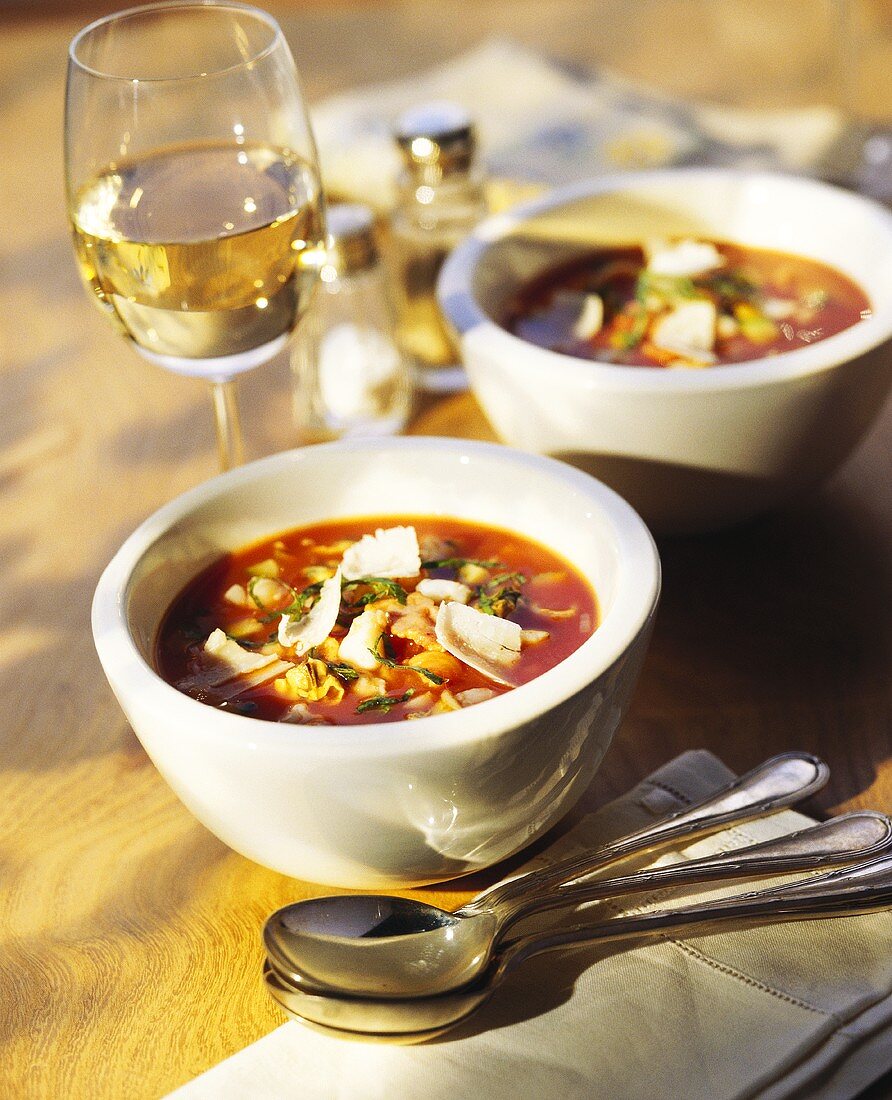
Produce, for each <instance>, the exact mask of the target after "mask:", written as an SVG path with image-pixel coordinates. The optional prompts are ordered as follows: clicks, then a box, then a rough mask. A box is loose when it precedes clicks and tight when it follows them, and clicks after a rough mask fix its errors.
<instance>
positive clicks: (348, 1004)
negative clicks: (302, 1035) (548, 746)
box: [264, 855, 892, 1042]
mask: <svg viewBox="0 0 892 1100" xmlns="http://www.w3.org/2000/svg"><path fill="white" fill-rule="evenodd" d="M890 907H892V856H889V855H886V856H882V857H879V858H877V859H873V860H870V861H867V862H865V863H862V864H858V865H856V866H854V867H849V868H845V869H843V870H837V871H831V872H829V873H827V874H823V875H820V876H818V877H816V878H811V879H807V880H805V881H804V882H795V883H792V884H790V885H787V886H779V887H772V888H769V889H767V890H761V891H748V892H745V893H741V894H736V895H733V896H731V897H726V898H721V899H718V900H717V901H708V902H702V903H699V904H694V905H688V906H681V907H678V908H675V909H658V910H653V911H651V912H647V913H642V914H632V915H628V916H621V917H614V918H612V919H610V920H606V921H602V922H600V923H595V924H588V925H578V926H575V927H572V928H568V929H563V930H560V931H557V932H546V933H538V934H534V935H529V936H523V937H520V938H519V939H516V940H514V941H513V942H512V943H511V944H509V945H508V946H506V947H505V948H504V949H503V950H502V951H501V953H499V954H497V955H496V956H495V957H494V958H493V959H492V961H491V962H490V965H489V966H488V968H487V969H486V971H485V972H484V973H483V974H482V975H480V976H479V977H478V978H477V980H476V981H474V982H472V983H471V984H470V985H467V986H463V987H461V988H460V989H455V990H450V991H448V992H445V993H440V994H436V995H433V996H427V997H407V998H403V999H393V998H381V997H357V996H353V995H344V994H334V993H325V992H322V991H318V990H316V991H311V990H306V989H300V988H297V987H295V986H294V985H293V984H292V983H291V982H289V981H288V979H287V978H286V977H284V976H283V975H282V974H281V973H279V972H278V971H277V970H276V969H275V967H273V966H271V965H270V964H269V963H267V966H266V968H265V971H264V980H265V982H266V987H267V990H268V991H269V993H270V994H271V996H272V997H273V999H274V1000H275V1001H276V1003H277V1004H278V1005H279V1007H280V1008H282V1009H283V1011H284V1012H285V1013H286V1014H287V1015H289V1016H290V1017H292V1018H294V1019H297V1020H300V1021H302V1022H305V1023H310V1024H312V1025H315V1026H316V1027H319V1028H322V1029H324V1030H325V1031H327V1032H328V1033H330V1034H335V1035H340V1036H343V1037H348V1038H366V1039H378V1040H384V1041H391V1042H397V1041H398V1042H423V1041H426V1040H428V1039H431V1038H434V1037H436V1036H437V1035H440V1034H442V1033H443V1032H445V1031H446V1030H448V1029H449V1028H451V1027H453V1026H455V1025H456V1024H458V1023H459V1022H461V1021H462V1020H464V1019H465V1018H467V1017H468V1016H470V1015H471V1014H472V1013H473V1012H475V1011H476V1010H477V1009H478V1008H480V1007H481V1006H482V1005H483V1004H484V1003H485V1002H486V1001H487V1000H488V999H489V998H490V997H491V996H492V995H493V993H495V991H496V990H497V989H498V987H499V986H500V985H501V984H502V982H503V981H504V980H505V978H506V977H507V976H508V975H509V974H510V973H511V972H512V971H513V970H514V969H515V968H516V967H518V966H520V965H521V964H522V963H524V962H525V961H526V960H527V959H530V958H532V957H533V956H535V955H538V954H540V953H542V952H544V951H553V950H557V949H559V948H562V947H568V946H571V945H581V944H594V943H597V944H602V943H609V942H613V941H617V940H627V941H633V940H636V939H647V938H650V937H652V936H655V935H671V934H678V933H692V932H697V933H698V934H702V933H703V932H712V931H718V930H721V929H723V928H725V927H727V926H728V925H741V924H743V925H754V924H765V923H772V922H777V921H790V920H809V919H815V918H820V917H834V916H837V917H845V916H855V915H858V914H863V913H870V912H876V911H877V910H880V909H888V908H890Z"/></svg>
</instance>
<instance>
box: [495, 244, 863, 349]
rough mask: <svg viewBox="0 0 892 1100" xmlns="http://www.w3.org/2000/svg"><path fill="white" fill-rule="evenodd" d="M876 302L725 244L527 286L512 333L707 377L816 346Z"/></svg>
mask: <svg viewBox="0 0 892 1100" xmlns="http://www.w3.org/2000/svg"><path fill="white" fill-rule="evenodd" d="M870 308H871V307H870V301H869V299H868V297H867V295H866V294H865V293H864V291H863V290H862V289H861V288H860V287H859V286H858V285H857V284H856V283H854V282H853V281H852V280H851V279H849V278H848V277H847V276H846V275H843V274H842V272H840V271H836V270H835V269H834V268H832V267H829V266H828V265H826V264H823V263H820V262H818V261H817V260H811V259H806V258H805V257H804V256H794V255H790V254H787V253H785V252H774V251H770V250H768V249H761V248H748V247H743V246H741V245H736V244H730V243H727V242H720V241H703V240H680V241H674V242H666V241H661V242H652V243H650V244H648V245H646V246H644V247H638V246H632V247H623V248H602V249H599V250H597V251H594V252H590V253H588V254H587V255H585V256H581V257H579V258H578V259H575V260H573V261H572V262H571V263H568V264H565V265H563V266H561V267H557V268H553V269H552V270H550V271H547V272H546V273H545V274H543V275H541V276H539V277H537V278H536V279H535V280H533V281H532V282H530V283H529V284H528V285H527V286H525V287H523V288H522V289H521V291H520V292H519V293H518V294H517V295H516V297H515V298H514V299H513V300H512V301H510V302H509V303H508V305H507V307H506V310H505V314H504V318H503V325H504V327H505V328H507V329H508V330H509V332H512V333H514V334H515V335H516V336H520V337H521V338H523V339H524V340H528V341H530V342H531V343H534V344H538V345H540V346H541V347H545V348H549V349H551V350H552V351H558V352H563V353H564V354H566V355H573V356H576V357H578V358H582V359H593V360H597V361H599V362H606V363H618V364H622V365H625V366H642V367H664V368H665V367H668V368H676V367H680V368H689V369H690V368H700V367H708V366H714V365H717V364H723V363H724V364H727V363H739V362H744V361H746V360H750V359H759V358H762V357H763V356H766V355H777V354H779V353H781V352H784V351H791V350H793V349H794V348H800V347H805V346H806V345H808V344H812V343H814V342H815V341H816V340H823V339H825V338H826V337H828V336H832V335H834V333H837V332H841V331H842V330H843V329H846V328H850V327H851V326H852V325H855V324H857V323H858V322H859V321H860V320H862V319H863V318H865V317H868V316H870Z"/></svg>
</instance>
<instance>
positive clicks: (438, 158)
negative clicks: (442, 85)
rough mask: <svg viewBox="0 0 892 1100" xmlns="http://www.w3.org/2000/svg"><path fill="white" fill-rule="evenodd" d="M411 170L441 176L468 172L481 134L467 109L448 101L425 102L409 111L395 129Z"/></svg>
mask: <svg viewBox="0 0 892 1100" xmlns="http://www.w3.org/2000/svg"><path fill="white" fill-rule="evenodd" d="M394 136H395V138H396V143H397V145H398V146H399V148H400V150H401V151H402V154H403V158H404V159H405V162H406V165H407V167H409V168H410V169H413V170H416V171H420V172H424V170H426V169H436V170H437V171H438V173H439V174H440V175H448V174H449V173H451V172H466V171H467V170H468V169H469V168H470V166H471V162H472V161H473V159H474V153H475V151H476V147H477V134H476V131H475V128H474V123H473V120H472V119H471V116H470V115H469V114H468V112H467V111H466V110H465V109H464V107H460V106H459V105H458V104H457V103H451V102H448V101H446V100H438V101H435V102H433V103H424V104H421V105H419V106H417V107H413V108H411V109H410V110H408V111H406V112H405V113H404V114H403V115H401V116H400V117H399V119H398V120H397V123H396V126H395V128H394Z"/></svg>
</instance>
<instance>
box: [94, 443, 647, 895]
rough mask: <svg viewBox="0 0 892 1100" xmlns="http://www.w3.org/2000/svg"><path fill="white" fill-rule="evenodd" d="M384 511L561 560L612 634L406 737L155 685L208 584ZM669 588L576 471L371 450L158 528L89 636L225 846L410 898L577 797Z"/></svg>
mask: <svg viewBox="0 0 892 1100" xmlns="http://www.w3.org/2000/svg"><path fill="white" fill-rule="evenodd" d="M369 514H377V515H379V516H380V515H382V514H384V515H387V514H390V515H399V514H415V515H420V514H426V515H432V514H441V515H456V516H461V517H463V518H466V519H471V520H474V519H476V520H481V521H484V522H487V523H490V524H495V525H497V526H502V527H508V528H511V529H513V530H516V531H519V532H521V533H523V534H525V535H528V536H531V537H532V538H534V539H537V540H539V541H541V542H544V543H546V544H547V545H550V546H553V547H554V548H556V549H557V550H559V551H560V552H561V553H562V554H563V555H564V556H565V557H566V558H568V559H569V560H570V561H571V562H572V563H573V564H574V565H576V567H577V568H579V569H580V570H581V571H582V572H583V573H584V574H585V575H586V576H588V577H589V578H590V579H591V582H592V584H593V586H594V588H595V591H596V593H597V595H598V598H599V601H600V605H601V611H602V622H601V625H600V626H599V627H598V629H597V631H596V632H595V633H594V635H593V636H592V637H591V638H590V639H588V640H587V641H586V642H585V643H584V644H583V645H582V646H581V647H580V648H579V649H578V650H577V651H576V652H575V653H573V654H571V656H569V657H568V658H567V659H566V660H564V661H562V662H561V663H560V664H559V665H558V666H556V667H555V668H553V669H551V670H550V671H548V672H546V673H545V674H544V675H542V676H540V677H538V678H537V679H536V680H534V681H532V682H530V683H529V684H525V685H523V686H521V687H519V688H517V689H515V690H514V691H511V692H508V693H507V694H505V695H502V696H500V697H498V698H495V699H491V700H489V701H487V702H485V703H479V704H477V705H476V706H473V707H469V708H467V709H466V710H463V711H460V712H455V713H451V714H443V715H438V716H433V717H427V718H419V719H416V720H415V721H413V722H411V723H392V724H386V723H381V724H375V725H362V726H341V727H334V728H332V727H329V728H325V729H320V728H319V727H312V726H299V725H290V724H288V725H286V724H278V723H275V722H266V721H259V720H257V719H252V718H247V717H243V716H240V715H236V714H231V713H227V712H224V711H220V710H216V709H214V708H212V707H209V706H205V705H203V704H201V703H198V702H196V701H195V700H193V699H191V698H189V697H188V696H186V695H183V694H181V693H180V692H178V691H176V690H175V689H174V688H172V687H170V686H169V685H168V684H167V683H165V682H164V681H163V680H162V679H161V678H160V677H159V676H158V675H157V674H156V673H155V671H154V670H153V667H152V647H153V642H154V639H155V636H156V633H157V630H158V626H159V623H160V622H161V619H162V617H163V615H164V612H165V610H166V609H167V607H168V606H169V605H170V603H171V602H172V600H173V599H174V597H175V596H176V595H177V593H178V592H179V591H180V590H181V588H182V587H183V585H184V584H185V583H186V582H187V581H188V580H189V579H190V578H191V577H193V576H194V575H195V574H196V573H197V572H198V571H199V570H200V569H201V568H202V567H203V566H205V565H206V564H208V563H209V562H210V561H212V560H213V559H215V558H216V557H218V556H219V555H220V554H221V553H223V552H224V551H225V550H227V549H234V548H237V547H239V546H240V545H243V544H245V543H248V542H251V541H254V540H256V539H258V538H261V537H264V536H268V535H272V534H275V533H278V532H280V531H283V530H286V529H288V528H290V527H295V526H301V525H303V524H308V523H313V522H315V521H318V520H323V519H327V518H336V517H343V516H361V515H369ZM659 578H660V569H659V559H658V557H657V553H656V550H655V548H654V545H653V540H652V539H651V536H650V534H649V532H648V530H647V528H646V527H645V526H644V524H643V523H642V522H641V520H640V519H639V518H638V516H637V515H636V514H635V512H633V510H632V509H631V508H630V507H629V506H628V505H627V504H626V503H625V502H624V501H623V500H621V499H620V498H619V497H618V496H617V495H616V494H615V493H613V492H612V491H611V490H610V489H608V488H606V487H605V486H604V485H601V484H600V483H598V482H597V481H595V480H593V479H592V478H590V477H589V476H587V475H586V474H583V473H580V472H579V471H578V470H575V469H572V468H571V467H569V466H566V465H564V464H563V463H558V462H555V461H552V460H550V459H546V458H540V457H537V456H533V455H526V454H522V453H520V452H517V451H512V450H509V449H508V448H505V447H499V446H496V445H492V444H481V443H468V442H463V441H461V440H449V439H420V438H419V439H396V440H387V441H377V442H376V441H367V442H363V441H356V442H350V443H339V444H326V445H323V446H318V447H308V448H304V449H302V450H297V451H291V452H287V453H284V454H279V455H275V456H273V457H272V458H267V459H263V460H261V461H259V462H255V463H252V464H250V465H248V466H243V467H241V468H240V469H237V470H234V471H231V472H230V473H227V474H223V475H221V476H220V477H216V478H214V479H213V480H211V481H208V482H207V483H205V484H203V485H201V486H199V487H198V488H196V489H193V490H192V491H190V492H188V493H186V494H184V495H183V496H181V497H178V498H177V499H176V500H174V501H172V502H171V503H170V504H168V505H166V506H165V507H163V508H162V509H161V510H160V511H158V512H156V513H155V514H154V515H153V516H151V517H150V518H149V519H148V520H146V522H145V523H144V524H143V525H142V526H141V527H139V528H138V529H137V531H136V532H135V533H134V534H133V535H131V536H130V538H129V539H128V540H127V541H126V542H125V543H124V545H123V546H122V547H121V549H120V550H119V551H118V553H117V554H116V555H115V557H114V558H113V560H112V561H111V563H110V564H109V566H108V568H107V569H106V570H105V572H104V573H103V575H102V578H101V579H100V581H99V585H98V587H97V589H96V595H95V598H94V602H93V634H94V638H95V642H96V648H97V651H98V653H99V658H100V661H101V662H102V666H103V668H104V670H105V673H106V675H107V677H108V680H109V682H110V684H111V686H112V688H113V689H114V691H115V694H116V695H117V698H118V700H119V702H120V704H121V706H122V708H123V710H124V712H125V713H126V715H127V717H128V719H129V720H130V723H131V725H132V726H133V729H134V730H135V731H136V734H137V736H138V737H139V739H140V741H141V742H142V744H143V745H144V747H145V749H146V751H147V752H148V754H149V756H150V757H151V758H152V760H153V761H154V763H155V764H156V766H157V768H158V770H159V771H160V772H161V774H162V775H163V776H164V777H165V779H166V780H167V781H168V783H169V784H170V786H171V787H172V788H173V790H174V791H175V792H176V793H177V794H178V795H179V797H180V798H181V799H182V801H183V802H184V803H185V804H186V806H187V807H188V808H189V809H190V810H191V811H192V813H193V814H194V815H195V816H196V817H197V818H198V819H199V820H200V821H202V822H203V823H204V824H205V825H206V826H207V827H208V828H209V829H210V830H211V831H212V832H214V833H215V834H216V835H217V836H218V837H220V838H221V839H222V840H224V841H225V842H226V843H227V844H229V845H230V846H231V847H232V848H234V849H236V850H237V851H239V852H241V853H243V854H244V855H246V856H248V857H249V858H251V859H253V860H256V861H257V862H258V863H261V864H265V865H266V866H269V867H272V868H274V869H276V870H279V871H282V872H284V873H286V874H290V875H294V876H296V877H299V878H303V879H308V880H311V881H315V882H324V883H328V884H332V885H337V886H348V887H358V888H381V887H387V886H390V887H394V886H404V887H405V886H412V885H418V884H421V883H426V882H432V881H435V880H438V879H446V878H450V877H453V876H455V875H460V874H463V873H465V872H468V871H473V870H475V869H477V868H480V867H485V866H487V865H489V864H491V863H494V862H496V861H497V860H500V859H502V858H504V857H505V856H508V855H510V854H511V853H513V852H515V851H517V850H518V849H520V848H522V847H523V846H524V845H526V844H527V843H529V842H530V841H531V840H532V839H533V838H534V837H535V836H536V835H537V834H539V833H541V832H542V831H543V830H544V829H547V828H548V827H549V826H550V825H552V824H554V822H555V821H557V819H558V818H559V817H561V815H562V814H564V813H565V812H566V811H567V810H568V809H569V808H570V807H571V805H572V804H573V803H574V802H575V801H576V799H577V798H578V797H579V795H580V794H581V793H582V792H583V791H584V790H585V788H586V787H587V786H588V784H589V782H590V780H591V778H592V776H593V774H594V772H595V770H596V769H597V767H598V765H599V763H600V762H601V759H602V757H603V755H604V753H605V752H606V750H607V747H608V746H609V744H610V741H611V738H612V737H613V734H614V732H615V730H616V728H617V726H618V725H619V722H620V720H621V718H622V716H623V713H624V711H625V709H626V706H627V704H628V701H629V697H630V694H631V691H632V687H633V685H634V682H635V679H636V677H637V674H638V670H639V667H640V665H641V661H642V659H643V656H644V651H645V648H646V644H647V639H648V636H649V628H650V623H651V620H652V617H653V614H654V611H655V608H656V603H657V597H658V591H659Z"/></svg>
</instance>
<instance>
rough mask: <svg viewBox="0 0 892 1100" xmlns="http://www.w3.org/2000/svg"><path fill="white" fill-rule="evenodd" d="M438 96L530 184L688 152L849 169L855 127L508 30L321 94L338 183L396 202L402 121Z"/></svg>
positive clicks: (325, 136)
mask: <svg viewBox="0 0 892 1100" xmlns="http://www.w3.org/2000/svg"><path fill="white" fill-rule="evenodd" d="M435 99H449V100H452V101H453V102H456V103H459V104H461V105H462V106H463V107H465V109H466V110H468V111H469V112H470V114H471V116H472V117H473V118H474V119H475V121H476V123H477V128H478V132H479V137H480V147H481V153H482V156H483V160H484V162H485V164H486V166H487V168H488V170H489V172H490V174H491V175H492V176H493V177H498V178H502V179H508V180H512V181H515V182H518V183H537V184H548V185H557V184H562V183H567V182H570V181H572V180H577V179H585V178H587V177H590V176H595V175H600V174H602V173H606V172H616V171H619V170H623V169H640V168H655V167H661V166H665V165H669V164H677V163H679V162H682V161H688V160H697V161H699V162H706V163H719V164H738V165H741V166H743V165H747V166H751V167H769V168H778V169H786V170H790V171H801V172H812V173H816V174H822V173H824V172H826V171H831V170H832V172H833V173H834V174H838V172H836V168H835V165H836V163H837V161H839V159H840V157H841V156H842V151H841V149H840V145H841V143H843V138H844V135H845V132H846V126H845V119H844V118H843V116H842V114H841V113H840V112H839V111H838V110H835V109H833V108H831V107H828V106H825V105H820V104H817V105H814V106H810V107H803V108H796V109H789V110H762V111H751V110H740V109H730V108H726V107H709V106H706V105H698V104H695V103H682V102H681V101H676V100H672V99H668V98H667V97H665V96H663V95H659V94H656V93H654V92H653V91H651V90H649V89H646V88H640V87H638V86H636V85H633V84H631V83H630V82H629V81H627V80H625V79H623V78H621V77H618V76H617V75H615V74H613V73H609V72H607V71H605V70H598V71H594V70H592V71H589V72H587V71H585V70H584V69H581V68H579V67H575V68H573V69H572V70H571V69H570V68H569V67H567V66H564V65H562V64H560V63H557V62H555V61H552V60H551V59H549V58H547V57H543V56H541V55H540V54H538V53H536V52H535V51H533V50H530V49H528V48H526V47H524V46H521V45H519V44H517V43H515V42H512V41H510V40H509V39H501V38H498V39H490V40H488V41H485V42H483V43H482V44H480V45H479V46H477V47H475V48H474V49H472V50H470V51H468V52H467V53H465V54H462V55H461V56H459V57H457V58H453V59H451V60H449V61H447V62H444V63H443V64H442V65H439V66H437V67H436V68H434V69H431V70H429V71H427V72H424V73H416V74H413V75H412V76H411V77H409V78H407V79H406V80H402V81H398V82H395V83H390V84H380V85H375V86H373V87H366V88H358V89H355V90H351V91H350V92H347V93H345V94H342V95H338V96H333V97H331V98H329V99H326V100H324V101H322V102H321V103H318V104H316V105H315V106H314V107H313V108H312V110H311V118H312V123H313V131H314V133H315V135H316V141H317V144H318V146H319V156H320V161H321V165H322V174H323V178H324V182H325V184H326V187H327V188H328V189H329V191H330V192H331V193H333V194H336V195H337V196H338V197H341V198H349V199H352V200H354V201H357V202H365V203H369V204H371V205H372V206H374V207H376V208H378V209H380V210H387V209H389V208H390V207H391V206H392V204H393V201H394V193H395V189H394V185H395V181H396V177H397V174H398V172H399V170H400V157H399V155H398V153H397V150H396V147H395V145H394V141H393V137H392V127H393V123H394V122H395V120H396V119H397V117H398V116H399V115H400V114H401V113H402V112H403V111H404V110H406V109H407V108H409V107H412V106H415V105H417V104H419V103H423V102H426V101H429V100H435Z"/></svg>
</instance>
